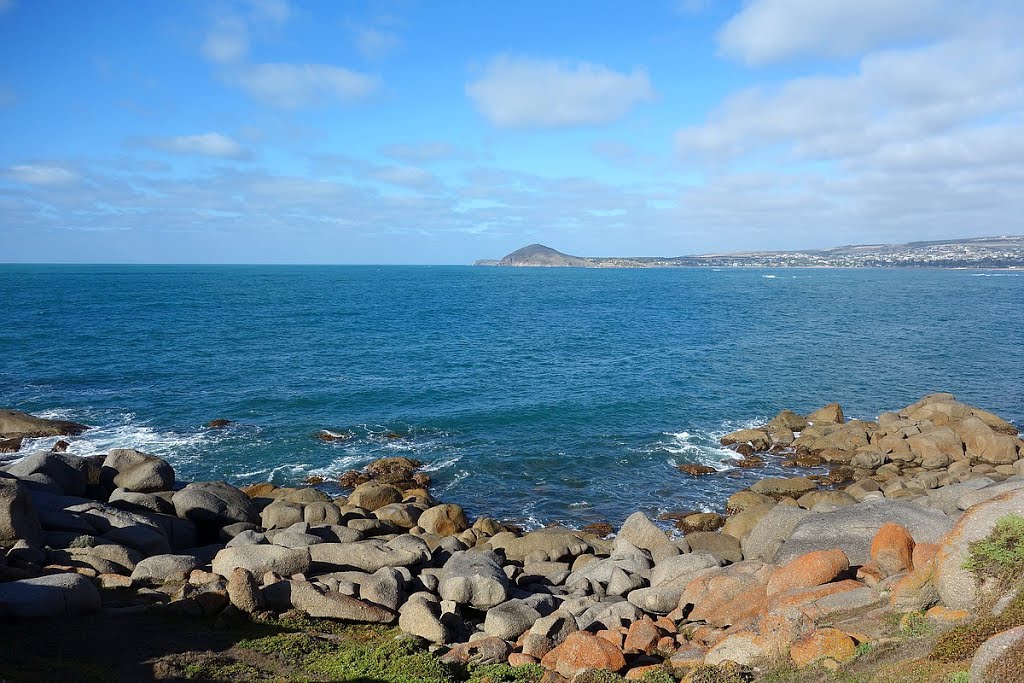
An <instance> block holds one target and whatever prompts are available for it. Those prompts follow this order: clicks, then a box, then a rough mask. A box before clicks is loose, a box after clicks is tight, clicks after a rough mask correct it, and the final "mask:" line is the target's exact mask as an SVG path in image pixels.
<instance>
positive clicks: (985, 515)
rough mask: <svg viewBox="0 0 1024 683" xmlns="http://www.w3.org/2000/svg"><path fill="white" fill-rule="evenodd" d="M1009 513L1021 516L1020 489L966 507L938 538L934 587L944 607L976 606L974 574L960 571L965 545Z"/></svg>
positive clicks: (1023, 503) (966, 551)
mask: <svg viewBox="0 0 1024 683" xmlns="http://www.w3.org/2000/svg"><path fill="white" fill-rule="evenodd" d="M1009 514H1018V515H1021V514H1024V490H1016V491H1009V492H1007V493H1004V494H1002V495H1001V496H997V497H995V498H992V499H991V500H988V501H986V502H984V503H980V504H978V505H975V506H974V507H971V508H969V509H968V510H967V511H966V512H964V514H963V516H962V517H961V518H960V519H959V520H958V521H957V523H956V526H954V527H953V529H952V530H951V531H950V532H949V533H948V534H946V535H945V537H943V538H942V539H941V541H940V542H939V551H938V553H936V555H935V559H934V562H935V587H936V589H937V590H938V592H939V596H940V597H941V599H942V604H944V605H945V606H946V607H950V608H952V609H966V610H973V609H975V608H976V607H977V606H978V604H979V602H980V600H981V596H980V595H979V592H978V587H977V584H976V583H975V580H974V575H973V574H972V573H971V572H970V571H968V570H967V569H964V563H965V562H966V560H967V558H968V554H969V546H970V544H971V543H972V542H973V541H977V540H979V539H982V538H985V537H986V536H988V535H989V534H990V533H991V532H992V529H993V528H994V527H995V524H996V522H997V521H998V520H999V519H1001V518H1002V517H1005V516H1006V515H1009ZM915 538H917V536H916V535H915Z"/></svg>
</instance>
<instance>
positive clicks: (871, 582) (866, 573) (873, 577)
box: [857, 562, 887, 588]
mask: <svg viewBox="0 0 1024 683" xmlns="http://www.w3.org/2000/svg"><path fill="white" fill-rule="evenodd" d="M886 576H887V574H886V573H885V572H883V571H882V569H881V567H879V566H878V563H877V562H868V563H867V564H866V565H864V566H862V567H861V568H860V569H858V570H857V580H858V581H863V582H864V583H865V584H866V585H868V586H871V587H872V588H874V587H875V586H877V585H878V584H880V583H881V582H882V579H884V578H885V577H886Z"/></svg>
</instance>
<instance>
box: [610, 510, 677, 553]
mask: <svg viewBox="0 0 1024 683" xmlns="http://www.w3.org/2000/svg"><path fill="white" fill-rule="evenodd" d="M616 538H617V539H618V538H622V539H624V540H626V541H629V542H630V543H632V544H633V545H635V546H636V547H638V548H642V549H644V550H648V551H653V550H654V549H655V548H660V547H661V546H664V545H671V544H672V542H671V541H670V540H669V538H668V536H666V535H665V532H664V531H662V530H661V529H659V528H658V527H657V526H655V525H654V522H652V521H651V520H650V519H648V518H647V515H645V514H644V513H642V512H634V513H633V514H631V515H630V516H629V517H627V518H626V521H625V522H623V524H622V528H621V529H619V533H618V534H617V536H616Z"/></svg>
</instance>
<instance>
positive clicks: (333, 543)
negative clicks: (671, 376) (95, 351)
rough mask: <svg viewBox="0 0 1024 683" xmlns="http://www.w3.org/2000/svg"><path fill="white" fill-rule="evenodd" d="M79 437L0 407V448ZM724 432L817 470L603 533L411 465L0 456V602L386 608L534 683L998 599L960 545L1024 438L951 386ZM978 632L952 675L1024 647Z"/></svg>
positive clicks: (450, 654)
mask: <svg viewBox="0 0 1024 683" xmlns="http://www.w3.org/2000/svg"><path fill="white" fill-rule="evenodd" d="M84 429H86V426H85V425H78V424H76V423H67V422H57V421H51V420H44V419H41V418H34V417H32V416H29V415H26V414H24V413H18V412H16V411H0V446H3V445H4V444H7V445H6V448H8V450H9V451H10V450H13V451H17V450H18V448H20V447H21V439H23V438H30V437H33V436H42V435H49V436H55V435H69V436H74V435H75V434H78V433H81V431H82V430H84ZM62 444H63V442H62ZM722 444H723V445H724V446H727V447H729V448H733V449H734V450H736V451H737V452H738V453H739V454H740V455H741V456H742V457H743V458H744V460H743V461H742V462H741V464H742V465H743V466H745V467H752V468H756V467H758V466H759V465H760V464H762V463H763V461H764V458H768V457H776V456H778V457H782V458H785V459H786V460H788V461H790V462H791V463H792V464H794V465H798V466H806V467H813V466H819V465H825V466H828V467H829V468H830V471H829V472H828V474H821V475H812V476H807V477H789V478H779V477H769V478H764V479H761V480H760V481H758V482H757V483H755V484H754V485H753V486H751V487H750V489H748V490H744V491H740V492H738V493H736V494H733V495H732V496H730V497H729V498H728V500H727V501H724V502H723V506H722V510H721V512H722V514H719V513H693V514H687V515H682V516H680V517H679V519H678V520H677V529H678V532H679V533H672V534H670V533H666V532H665V531H663V530H662V529H660V528H659V527H658V526H657V525H656V524H655V523H654V522H653V521H652V520H650V519H649V518H648V517H646V516H645V515H644V514H643V513H642V512H637V513H634V514H633V515H631V516H630V517H629V518H628V519H627V520H626V521H625V523H624V524H623V525H622V526H621V527H620V528H619V529H618V530H617V532H616V533H614V534H612V533H611V532H612V531H614V530H613V529H612V528H611V527H602V526H601V525H598V526H596V527H594V528H588V529H583V530H573V529H568V528H564V527H549V528H545V529H539V530H535V531H530V532H523V531H522V530H521V529H518V528H515V527H513V526H510V525H504V524H502V523H501V522H499V521H497V520H494V519H491V518H488V517H480V518H477V519H475V520H470V519H468V518H467V516H466V514H465V511H464V510H463V509H462V508H461V507H460V506H459V505H457V504H454V503H444V502H441V501H438V500H436V499H435V498H434V497H433V496H432V495H431V493H430V491H429V490H428V488H427V485H428V484H429V479H427V478H425V477H424V475H423V474H422V473H420V472H418V471H417V469H418V467H419V463H417V462H415V461H412V460H409V459H406V458H385V459H382V460H378V461H375V462H374V463H372V464H371V465H369V466H368V467H367V468H366V469H365V470H363V471H362V472H352V473H348V474H347V475H346V476H345V477H344V478H343V481H344V483H346V484H348V485H350V486H353V487H354V488H352V491H351V493H350V494H349V495H348V496H346V497H340V498H332V497H330V496H329V495H327V494H326V493H324V492H323V491H321V490H319V489H317V488H315V487H312V486H309V487H301V488H279V487H275V486H273V485H271V484H260V485H255V486H249V487H246V488H242V489H239V488H236V487H234V486H231V485H230V484H227V483H224V482H191V483H184V482H178V481H176V479H175V473H174V470H173V468H172V467H171V466H170V465H169V464H168V463H167V462H165V461H163V460H162V459H160V458H157V457H155V456H152V455H148V454H145V453H141V452H139V451H136V450H132V449H116V450H113V451H111V452H110V453H109V454H106V455H103V456H91V457H79V456H75V455H72V454H71V453H67V452H60V451H58V450H53V451H44V452H37V453H31V454H29V455H27V456H25V457H23V458H21V459H19V460H17V461H14V462H12V463H11V464H7V465H4V466H3V467H0V549H2V551H3V552H2V553H0V615H4V616H6V617H8V618H21V619H29V618H46V617H50V618H61V617H69V616H76V615H81V614H87V613H92V612H100V611H105V612H111V613H117V612H119V611H131V610H140V609H141V610H156V611H166V612H169V613H172V614H180V615H189V616H195V617H206V618H209V619H214V620H216V623H217V624H218V625H220V626H223V627H230V626H231V625H233V624H238V623H240V622H245V621H246V620H249V619H260V618H264V617H265V616H267V615H270V614H273V615H279V614H281V613H290V612H292V611H295V610H298V611H300V612H303V613H305V614H307V615H309V616H311V617H319V618H327V619H336V620H342V621H345V622H360V623H379V624H396V625H397V626H398V628H399V629H400V630H401V631H403V632H404V633H406V634H409V635H410V636H412V637H415V638H418V639H421V640H422V641H424V642H425V643H428V644H429V647H430V648H431V649H433V650H434V651H435V652H436V654H437V655H438V656H439V657H440V658H441V660H442V661H444V662H448V663H451V664H453V665H467V664H474V665H479V664H501V663H508V664H509V665H512V666H515V667H519V666H528V665H532V666H535V667H537V666H539V667H542V668H543V671H544V673H543V680H544V681H547V682H548V683H557V682H559V681H573V680H578V681H583V680H587V679H586V676H588V675H590V674H588V673H586V672H588V671H591V670H600V669H604V670H608V671H612V672H618V673H619V674H621V675H622V676H624V677H625V678H626V679H627V680H640V679H645V677H646V680H658V681H665V680H677V679H680V678H681V679H683V680H694V681H696V680H714V679H710V678H707V679H700V678H699V676H700V675H704V674H706V673H707V671H708V670H709V667H715V669H714V670H715V671H719V670H721V671H732V672H733V673H735V675H736V676H746V675H751V676H752V675H755V674H756V671H757V669H758V667H762V666H765V665H767V664H770V663H773V662H774V663H777V662H780V661H784V662H787V663H788V664H789V665H791V666H795V667H797V668H803V667H817V668H818V669H822V670H828V669H832V670H839V669H842V667H843V666H845V665H846V663H847V662H849V661H851V660H853V659H854V658H855V657H856V656H857V653H858V651H859V649H860V648H863V647H868V646H871V645H872V644H875V643H879V642H883V641H885V639H886V638H887V637H888V636H887V632H888V631H887V629H888V628H889V625H891V623H892V622H893V619H894V618H895V619H897V620H899V619H902V618H906V616H905V615H908V614H909V615H918V616H919V618H921V619H925V620H928V621H929V623H932V624H934V625H935V627H936V628H938V629H945V628H952V627H955V625H956V624H959V623H964V622H966V621H969V620H970V619H972V618H974V617H976V616H977V615H978V614H980V613H981V612H983V611H984V612H985V613H986V614H987V613H988V612H989V611H991V610H995V612H993V613H995V614H998V612H999V610H1001V609H1004V608H1005V607H1006V604H1008V603H1009V602H1011V601H1013V600H1014V595H1015V594H1014V593H1012V592H1007V590H1006V589H1005V586H1004V587H998V586H996V585H995V583H994V579H991V578H988V579H985V578H984V577H981V576H979V575H977V574H975V573H973V572H972V571H970V570H968V569H966V568H965V564H966V563H967V562H968V559H969V554H970V552H971V548H972V543H974V542H976V541H979V540H980V539H985V538H986V537H988V536H989V535H990V534H991V533H992V531H993V529H994V528H995V526H996V523H997V521H999V520H1001V519H1004V518H1006V517H1007V516H1008V515H1013V514H1016V515H1024V459H1022V458H1024V442H1022V441H1021V439H1020V438H1019V437H1018V432H1017V429H1016V427H1014V426H1013V425H1012V424H1010V423H1008V422H1006V421H1005V420H1002V419H1001V418H999V417H998V416H996V415H993V414H991V413H989V412H986V411H984V410H981V409H979V408H975V407H972V406H968V405H965V404H963V403H960V402H958V401H956V400H955V398H954V397H953V396H952V395H950V394H933V395H930V396H927V397H925V398H923V399H922V400H921V401H918V402H917V403H915V404H913V405H910V406H907V407H905V408H903V409H900V410H898V411H895V412H887V413H883V414H881V415H880V416H879V418H878V420H877V421H871V422H868V421H862V420H849V421H848V420H846V419H845V417H844V415H843V413H842V409H841V407H840V406H839V405H838V404H830V405H828V406H825V407H824V408H822V409H820V410H817V411H815V412H813V413H811V414H809V415H806V416H801V415H797V414H796V413H793V412H792V411H783V412H782V413H780V414H779V415H778V416H776V417H775V418H774V419H772V420H771V421H770V422H768V423H767V424H766V425H764V426H763V427H760V428H757V429H748V430H742V431H740V432H735V433H733V434H729V435H726V436H725V437H723V439H722ZM63 445H64V447H66V448H68V450H71V451H73V450H74V442H73V440H72V441H71V442H70V444H63ZM681 469H683V471H685V472H687V473H689V474H692V475H693V476H714V475H713V474H707V473H706V471H704V470H701V469H700V468H685V466H684V468H681ZM996 593H1002V594H1004V595H996ZM1000 598H1001V599H1000ZM1000 605H1002V607H1000ZM1015 626H1020V625H1017V624H1015ZM997 638H1002V640H999V641H998V648H996V645H991V646H989V647H988V649H986V646H984V645H983V646H982V647H981V648H980V649H979V650H978V654H977V655H976V656H975V668H977V667H980V668H977V674H976V675H975V669H974V668H972V674H971V676H972V677H971V679H970V680H972V681H973V680H979V681H982V680H1002V679H998V678H993V676H994V675H995V674H993V673H991V672H989V669H991V671H996V670H997V669H998V670H1000V671H1001V670H1002V669H999V667H1000V666H1002V667H1003V668H1005V662H1004V661H1002V660H1001V659H1000V657H1001V656H1002V655H1001V654H1000V653H1003V652H1006V651H1013V652H1016V651H1018V650H1021V649H1022V648H1024V631H1022V629H1020V628H1018V629H1016V632H1013V631H1007V633H1006V634H1002V635H1000V636H997ZM993 642H995V641H993ZM1014 648H1016V650H1014ZM971 654H973V652H972V653H971ZM979 658H981V660H979ZM986 658H987V659H986ZM1004 659H1005V658H1004ZM967 664H968V665H969V664H970V662H967ZM816 670H817V669H816ZM701 672H704V673H701ZM657 677H660V678H657ZM531 680H533V679H531ZM537 680H540V679H537ZM735 680H745V679H744V678H742V677H741V678H736V679H735ZM1007 680H1012V679H1007Z"/></svg>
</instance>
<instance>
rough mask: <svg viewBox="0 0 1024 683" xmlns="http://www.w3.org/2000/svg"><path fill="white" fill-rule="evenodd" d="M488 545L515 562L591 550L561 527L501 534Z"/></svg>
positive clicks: (573, 534)
mask: <svg viewBox="0 0 1024 683" xmlns="http://www.w3.org/2000/svg"><path fill="white" fill-rule="evenodd" d="M662 536H664V534H662ZM667 540H668V539H667V537H666V541H667ZM488 543H490V545H491V547H493V548H495V549H502V550H504V551H505V556H506V557H508V559H510V560H513V561H515V562H523V561H524V560H526V558H527V557H530V558H535V557H536V555H537V554H538V553H543V554H544V555H545V556H546V559H548V560H551V561H553V562H557V561H560V560H565V559H567V558H572V557H577V556H579V555H582V554H583V553H585V552H587V551H589V550H590V545H589V544H588V543H587V542H586V541H585V540H583V539H582V538H581V537H580V535H579V534H578V533H577V532H575V531H572V530H570V529H562V528H559V527H550V528H547V529H538V530H536V531H531V532H529V533H526V534H523V535H522V536H516V535H515V534H513V533H510V532H507V531H506V532H501V533H497V534H495V535H494V536H492V537H491V538H490V539H489V541H488Z"/></svg>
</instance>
